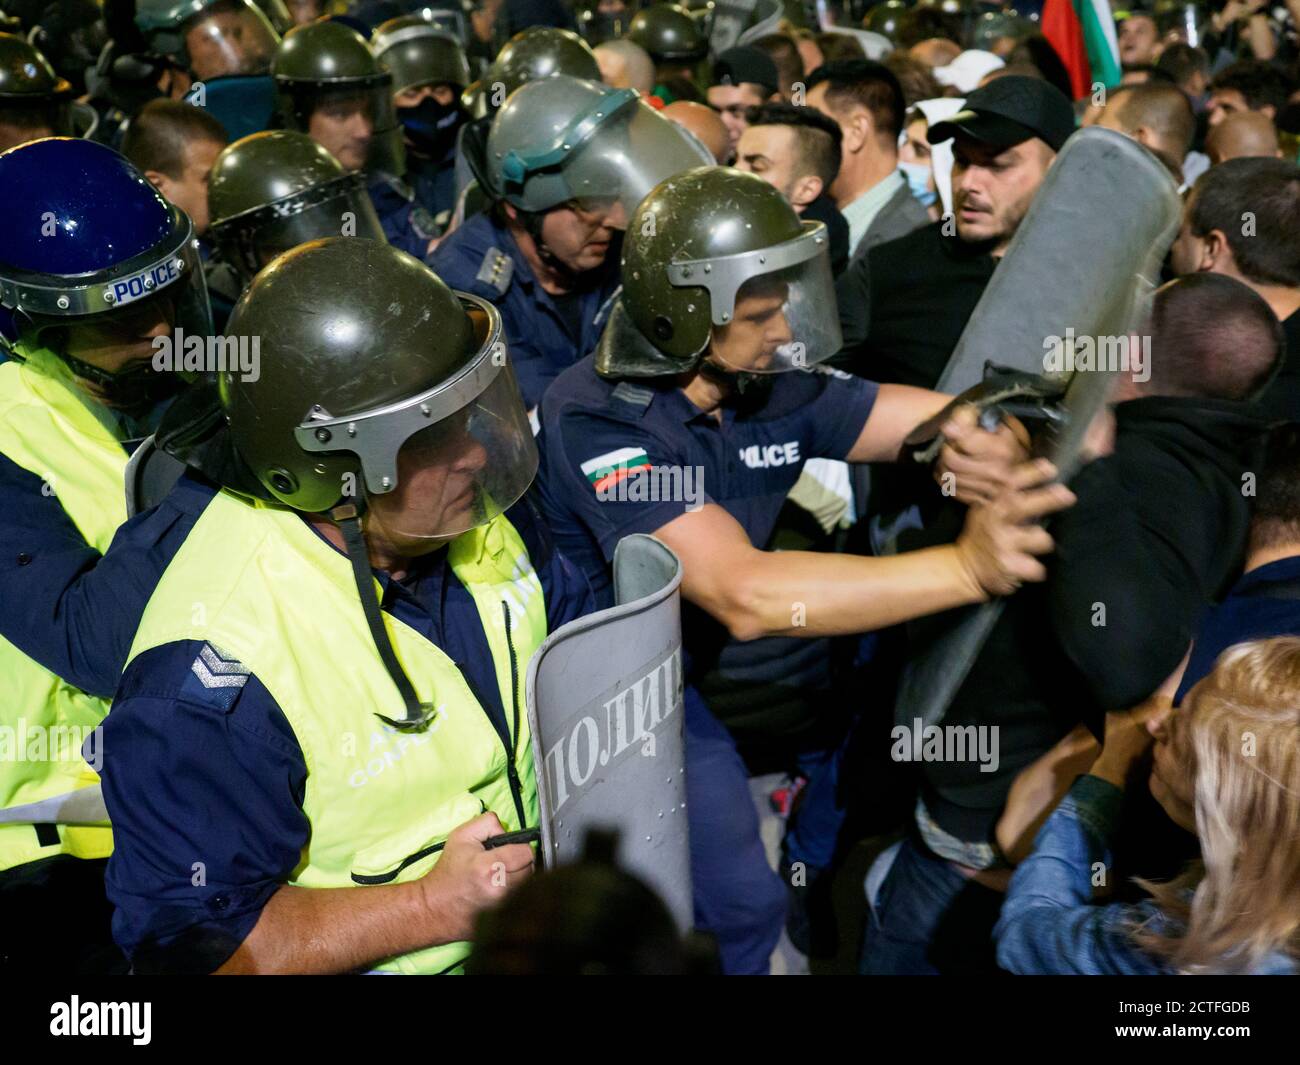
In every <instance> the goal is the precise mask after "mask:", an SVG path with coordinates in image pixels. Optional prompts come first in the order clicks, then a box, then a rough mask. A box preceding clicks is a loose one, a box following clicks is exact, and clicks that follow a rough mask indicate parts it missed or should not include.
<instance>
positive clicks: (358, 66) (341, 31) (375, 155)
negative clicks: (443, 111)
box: [271, 20, 406, 177]
mask: <svg viewBox="0 0 1300 1065" xmlns="http://www.w3.org/2000/svg"><path fill="white" fill-rule="evenodd" d="M271 73H272V75H273V76H274V77H275V85H276V92H277V95H278V97H279V107H280V115H281V119H282V121H283V122H284V124H285V125H286V126H287V127H288V128H290V129H296V130H300V131H302V132H303V133H308V134H310V135H311V136H312V137H313V139H315V140H316V141H318V142H319V143H320V144H321V145H323V146H324V147H325V148H326V150H328V151H329V152H330V153H331V154H332V155H333V156H334V157H335V158H336V159H338V161H339V162H340V163H342V164H343V166H344V167H345V168H347V169H348V170H362V169H366V170H382V171H385V172H387V173H390V174H394V175H397V176H399V177H400V176H401V175H402V174H403V173H405V171H406V158H405V152H404V150H403V145H402V130H401V127H400V126H399V125H398V122H397V117H396V115H395V113H394V107H393V76H392V74H391V73H389V72H388V70H386V69H385V68H384V66H383V65H382V64H381V63H380V62H379V60H377V59H376V58H375V57H374V54H373V53H372V52H371V51H370V46H369V45H368V44H367V43H366V39H365V38H364V37H362V36H361V34H359V33H358V32H357V31H356V30H354V29H352V27H350V26H346V25H344V24H343V23H342V22H335V21H332V20H323V21H319V22H309V23H307V25H305V26H297V27H295V28H294V29H292V30H290V31H289V32H288V33H286V34H285V36H284V40H283V41H282V42H281V43H280V47H279V49H278V51H277V52H276V53H275V61H274V62H273V63H272V64H271Z"/></svg>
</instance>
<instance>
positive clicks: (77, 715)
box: [0, 139, 210, 972]
mask: <svg viewBox="0 0 1300 1065" xmlns="http://www.w3.org/2000/svg"><path fill="white" fill-rule="evenodd" d="M176 329H180V330H183V332H184V333H185V334H187V335H189V336H192V337H198V338H206V337H207V334H208V333H209V332H210V328H209V324H208V307H207V298H206V294H205V291H204V286H203V271H202V268H201V266H200V263H199V258H198V252H197V250H196V248H195V240H194V229H193V226H192V225H191V223H190V220H189V218H188V217H186V215H185V214H184V212H182V211H180V210H179V209H178V208H176V207H173V206H171V205H169V204H168V203H167V202H166V201H165V200H164V199H163V198H162V197H161V196H160V195H159V194H158V192H157V191H156V190H155V189H154V187H153V186H152V185H150V184H149V183H148V181H146V180H145V178H144V176H143V175H142V174H140V172H139V171H137V170H136V169H135V168H134V167H132V166H131V165H130V164H129V163H128V162H127V161H126V160H125V159H123V158H122V157H121V156H120V155H118V154H117V153H116V152H114V151H112V150H111V149H109V148H106V147H104V146H102V145H99V144H94V143H92V142H90V141H84V140H62V139H59V140H53V139H51V140H40V141H34V142H32V143H31V144H27V145H24V146H22V147H19V148H15V149H13V150H11V151H9V152H6V153H4V155H3V156H0V346H3V349H4V353H5V355H6V356H7V360H6V361H4V362H0V515H3V519H2V520H0V544H3V546H2V547H0V558H2V559H3V560H4V561H3V575H2V576H0V582H2V583H3V584H4V586H5V589H6V591H7V592H9V593H12V594H13V596H14V598H15V600H17V601H20V602H21V603H22V606H23V610H25V611H30V615H29V616H30V617H31V618H32V619H35V620H33V621H32V622H31V623H30V624H25V625H23V626H22V627H21V632H19V633H15V634H14V639H15V640H16V641H19V642H20V643H21V647H20V646H18V645H17V644H16V643H14V642H10V641H8V640H6V639H2V638H0V674H3V676H4V678H5V688H6V697H5V702H4V709H3V714H2V715H0V724H3V726H4V727H5V728H6V729H13V730H15V731H17V732H19V733H22V732H23V731H26V732H27V733H28V734H40V735H47V734H48V735H50V736H51V737H53V736H56V735H76V736H78V737H80V736H83V735H85V734H87V733H92V732H93V730H95V729H97V728H98V726H99V724H100V722H101V721H102V720H103V718H104V715H105V714H106V713H107V712H108V700H107V699H103V698H95V697H93V696H92V695H90V694H88V693H87V692H85V691H83V690H81V689H80V688H77V687H74V686H73V685H72V684H69V683H67V682H65V680H63V679H62V678H63V677H65V676H67V675H68V673H69V672H71V671H70V670H67V669H64V668H63V664H62V663H63V662H65V661H66V660H67V656H68V654H69V653H70V652H69V649H68V646H67V641H66V640H65V639H64V634H63V632H62V630H61V629H60V620H59V619H58V618H57V617H56V616H55V615H56V614H57V610H56V609H55V605H56V604H57V602H58V600H59V598H60V596H61V594H62V590H63V589H64V588H65V587H66V586H67V585H68V584H69V583H70V582H71V581H72V580H74V579H75V578H76V576H77V575H78V574H79V573H81V572H83V571H84V570H85V569H86V568H87V567H88V566H91V565H93V564H94V561H95V560H96V559H97V558H98V555H99V554H102V553H103V552H105V551H107V550H108V545H109V543H110V541H111V540H112V539H113V537H114V535H115V533H116V532H117V529H118V526H119V525H121V523H122V522H123V521H125V520H126V504H125V486H124V473H125V468H126V462H127V457H128V455H129V454H130V451H131V447H132V444H131V441H133V440H138V439H139V438H140V437H141V436H142V435H144V434H145V433H147V432H149V431H150V430H151V428H152V426H153V424H154V421H155V418H156V415H157V414H158V413H159V411H160V409H161V408H162V407H163V405H164V404H165V403H166V402H167V401H168V400H169V399H170V398H171V396H172V395H173V394H174V393H175V392H176V391H177V390H178V389H179V388H180V386H181V379H180V377H179V376H178V375H177V374H175V373H160V372H156V371H155V370H154V369H153V368H152V366H151V363H153V362H155V360H156V356H157V353H158V352H159V350H160V348H161V347H162V346H163V344H166V343H167V342H169V341H170V339H171V337H172V336H173V331H174V330H176ZM159 341H162V342H163V344H160V343H159ZM7 631H10V630H7ZM74 653H75V652H74ZM47 667H48V668H47ZM78 745H79V744H78V743H77V742H73V744H72V748H73V749H72V750H56V749H55V744H54V743H53V740H52V739H51V742H50V743H49V744H48V745H42V750H43V751H44V754H42V755H40V756H39V757H33V756H32V754H31V748H30V746H29V745H26V749H25V750H24V755H25V756H26V757H24V758H22V759H17V760H15V759H13V758H5V759H3V760H0V809H3V812H4V814H5V822H4V823H3V824H0V909H3V910H4V912H6V913H8V914H11V915H12V914H22V915H23V919H22V920H21V921H16V922H15V921H11V922H10V923H11V926H12V927H11V928H10V929H9V931H8V932H6V936H5V945H4V948H3V954H4V955H6V960H7V962H8V963H9V964H11V965H15V966H16V967H18V968H20V969H22V970H24V971H26V972H46V971H48V972H69V971H75V972H86V971H91V972H104V971H112V970H115V969H120V968H123V966H122V962H121V956H120V954H118V953H117V952H116V951H115V950H114V948H113V946H112V942H111V939H110V937H109V928H108V917H109V914H108V908H107V903H106V902H105V898H104V868H105V858H106V857H107V855H108V853H109V851H110V850H111V849H112V845H113V843H112V835H111V832H110V831H109V829H108V828H107V827H106V826H105V825H102V824H100V825H93V824H88V823H86V819H85V818H84V817H83V818H68V817H65V816H63V813H62V811H63V807H62V803H63V801H64V800H68V801H70V802H73V803H74V805H75V802H76V799H77V796H75V794H74V793H76V792H78V791H81V790H82V789H84V788H87V787H88V786H89V785H93V784H94V783H95V775H94V773H92V772H90V771H88V770H87V768H86V764H85V762H82V761H81V759H80V757H79V755H78V753H77V750H76V748H77V747H78ZM91 748H92V753H91V755H90V757H91V760H92V768H97V764H96V763H97V762H98V758H97V757H96V756H95V754H94V753H93V749H94V748H96V745H95V744H93V743H92V744H91ZM100 817H102V814H101V815H100ZM99 819H100V818H99V817H95V816H91V817H90V819H89V820H90V821H92V822H93V821H96V820H99ZM71 915H75V920H74V919H70V916H71Z"/></svg>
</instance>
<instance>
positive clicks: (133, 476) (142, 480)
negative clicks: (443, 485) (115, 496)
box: [126, 436, 185, 518]
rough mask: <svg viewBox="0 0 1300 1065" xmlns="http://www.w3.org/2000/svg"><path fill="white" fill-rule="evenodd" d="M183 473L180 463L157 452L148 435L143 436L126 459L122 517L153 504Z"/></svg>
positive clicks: (169, 489)
mask: <svg viewBox="0 0 1300 1065" xmlns="http://www.w3.org/2000/svg"><path fill="white" fill-rule="evenodd" d="M184 472H185V464H184V463H182V462H181V461H180V460H179V459H174V458H172V457H171V456H170V455H169V454H167V453H166V452H165V451H159V450H158V448H157V447H156V446H155V445H154V438H153V437H152V436H147V437H145V438H144V439H143V440H142V441H140V445H139V446H138V447H137V448H136V449H135V450H134V451H133V452H131V457H130V458H129V459H127V460H126V516H127V517H128V518H131V517H134V516H135V515H137V514H140V513H143V512H144V511H146V510H148V509H149V508H150V507H155V506H157V505H158V504H159V503H160V502H162V499H163V497H164V496H165V495H167V493H168V492H170V491H171V490H172V486H173V485H174V484H175V483H176V482H177V481H178V480H179V479H180V475H181V474H182V473H184Z"/></svg>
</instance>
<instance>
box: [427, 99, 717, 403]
mask: <svg viewBox="0 0 1300 1065" xmlns="http://www.w3.org/2000/svg"><path fill="white" fill-rule="evenodd" d="M487 156H488V161H487V165H488V170H489V176H488V180H489V183H490V185H491V186H492V191H493V193H494V195H495V197H496V199H497V203H496V205H495V207H494V209H493V210H492V212H491V213H485V214H481V215H478V216H477V217H475V218H473V219H470V220H469V221H468V222H466V223H464V224H463V225H461V226H460V227H459V228H457V229H456V230H454V231H453V232H452V233H451V234H450V235H449V236H447V237H446V238H444V239H443V240H442V242H441V243H440V244H439V245H438V248H437V250H436V251H435V252H434V253H433V256H432V258H431V260H430V262H431V263H432V265H433V267H434V269H435V270H437V271H438V273H439V274H440V275H441V276H442V277H444V278H446V279H447V281H448V283H449V284H452V285H454V286H456V287H458V288H462V289H464V290H465V291H467V292H473V293H476V294H477V295H480V296H483V297H484V298H487V299H491V300H492V301H493V302H495V303H496V304H497V305H498V306H499V307H500V308H501V314H502V318H503V319H504V320H505V323H506V333H507V335H508V336H509V337H510V339H511V341H512V343H514V344H515V351H516V366H517V368H518V372H519V382H520V385H521V387H522V388H523V392H524V401H525V403H526V404H527V405H528V406H529V407H530V408H532V407H535V406H536V405H537V401H538V400H539V399H540V398H541V395H542V392H543V391H544V390H545V388H546V386H547V385H548V384H549V383H550V382H551V381H552V380H553V379H554V378H555V376H556V375H557V374H558V373H559V372H560V371H561V370H563V369H564V368H565V367H566V366H569V365H571V364H572V363H574V362H576V361H577V360H578V359H579V358H581V357H582V356H583V355H585V354H586V353H587V352H589V351H591V350H592V348H594V347H595V344H596V340H597V338H598V337H599V335H600V330H601V328H602V326H603V324H604V321H605V317H606V313H607V311H608V306H607V305H608V303H609V301H610V298H611V297H612V296H613V294H614V292H615V291H616V289H617V288H618V283H619V281H618V252H617V247H618V243H619V241H620V239H621V236H620V234H621V231H622V229H623V227H624V226H625V225H626V224H627V218H628V216H629V215H630V214H631V212H632V210H633V209H634V208H635V207H636V204H637V203H638V202H639V201H640V199H641V197H642V196H643V195H644V194H645V193H646V192H648V191H649V190H650V188H652V187H653V186H654V184H655V183H656V182H657V181H658V180H660V179H662V178H664V177H667V176H668V175H670V174H674V173H677V172H679V171H681V170H685V169H689V168H690V167H692V166H696V165H698V164H699V163H701V162H704V161H707V158H708V157H707V155H706V154H705V153H704V152H703V150H702V149H700V148H699V147H697V146H696V145H695V144H694V143H692V142H691V141H690V140H689V139H688V138H687V137H686V136H685V135H684V134H683V133H682V132H681V131H680V130H679V129H678V128H677V127H676V126H674V125H673V124H672V123H671V122H669V121H667V120H666V119H664V118H663V117H661V116H660V115H659V114H657V113H656V112H654V111H652V110H651V109H650V107H649V106H648V105H646V104H644V103H642V102H641V100H640V99H639V98H638V96H637V94H636V92H635V91H634V90H632V89H611V88H609V87H608V86H605V85H601V84H599V83H597V82H594V81H587V80H581V79H578V78H571V77H568V76H566V75H563V74H556V75H552V76H550V77H547V78H542V79H541V80H539V81H535V82H530V83H529V84H527V85H525V86H524V87H523V88H521V89H518V90H517V91H515V92H514V93H512V94H511V96H510V98H509V99H508V100H507V101H506V104H505V106H504V107H503V108H502V109H501V110H500V111H499V112H498V113H497V115H496V117H495V119H494V120H493V122H492V128H491V132H490V134H489V136H488V142H487Z"/></svg>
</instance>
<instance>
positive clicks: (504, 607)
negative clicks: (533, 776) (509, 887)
mask: <svg viewBox="0 0 1300 1065" xmlns="http://www.w3.org/2000/svg"><path fill="white" fill-rule="evenodd" d="M501 612H502V614H503V615H504V616H505V622H506V648H507V649H508V650H509V651H510V701H511V704H512V706H513V708H514V716H515V727H514V732H513V733H512V735H511V737H510V742H509V743H507V744H506V745H505V746H506V779H507V780H508V781H509V782H510V794H511V796H512V797H513V798H514V800H515V813H516V814H517V815H518V817H519V827H520V828H528V827H530V826H529V824H528V818H527V816H526V815H525V814H524V786H523V783H522V782H521V781H520V779H519V769H518V768H517V767H516V766H515V752H514V748H515V747H516V746H518V744H519V659H518V657H517V656H516V655H515V641H514V637H513V636H511V635H510V604H509V603H507V602H506V601H505V600H504V599H502V600H501Z"/></svg>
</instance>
